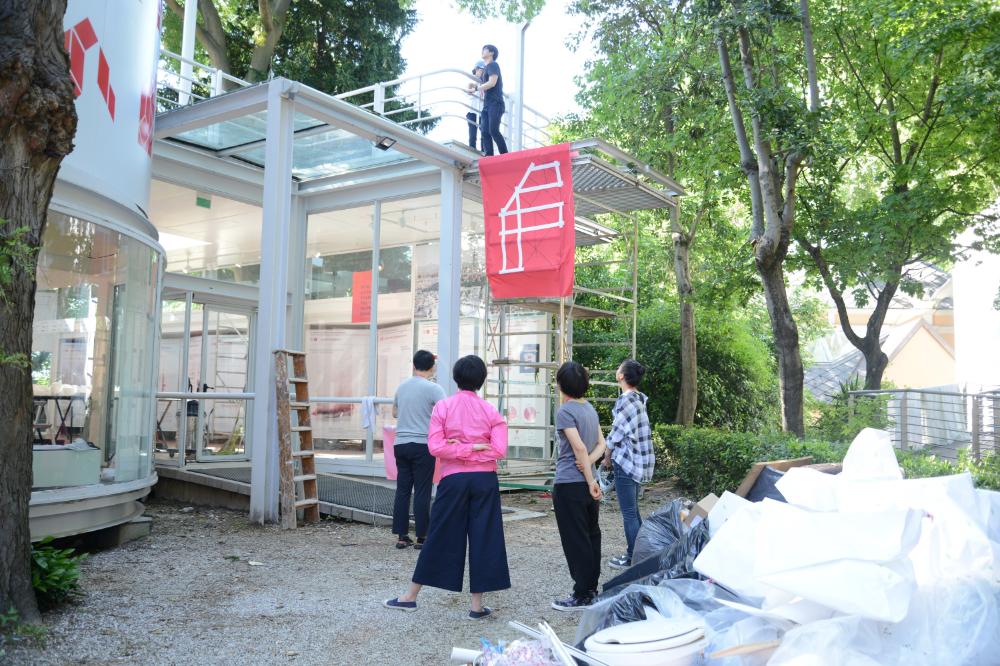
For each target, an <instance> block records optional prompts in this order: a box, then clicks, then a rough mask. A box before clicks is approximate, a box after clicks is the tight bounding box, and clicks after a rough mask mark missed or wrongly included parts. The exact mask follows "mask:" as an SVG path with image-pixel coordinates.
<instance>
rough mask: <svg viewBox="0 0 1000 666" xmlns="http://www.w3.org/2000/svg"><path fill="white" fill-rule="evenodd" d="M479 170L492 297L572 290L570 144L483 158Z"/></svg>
mask: <svg viewBox="0 0 1000 666" xmlns="http://www.w3.org/2000/svg"><path fill="white" fill-rule="evenodd" d="M479 175H480V178H481V179H482V185H483V214H484V216H485V218H486V224H485V231H486V273H487V276H488V277H489V281H490V293H491V294H492V295H493V298H555V297H559V296H569V295H571V294H572V293H573V267H574V260H575V248H576V243H575V234H574V228H573V220H574V214H573V174H572V167H571V165H570V150H569V144H568V143H564V144H561V145H558V146H548V147H545V148H537V149H533V150H521V151H518V152H515V153H507V154H506V155H497V156H495V157H484V158H483V159H481V160H479Z"/></svg>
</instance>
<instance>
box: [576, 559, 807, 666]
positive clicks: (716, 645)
mask: <svg viewBox="0 0 1000 666" xmlns="http://www.w3.org/2000/svg"><path fill="white" fill-rule="evenodd" d="M732 598H733V597H732V596H731V595H729V594H728V593H727V592H726V591H725V590H722V589H721V588H719V587H718V586H716V585H713V584H712V583H709V582H707V581H699V580H690V579H681V580H667V581H662V582H661V583H660V584H659V585H630V586H629V587H627V588H626V589H624V590H622V591H621V592H619V593H618V594H617V595H615V596H614V597H612V598H610V599H607V600H605V601H602V602H600V603H597V604H595V605H593V606H591V608H590V609H588V610H587V611H586V612H584V614H583V616H582V617H581V619H580V624H579V626H578V628H577V633H576V642H577V645H578V646H582V645H583V643H584V641H586V639H587V638H589V637H590V636H592V635H593V634H595V633H597V632H598V631H601V630H603V629H607V628H608V627H614V626H617V625H619V624H624V623H626V622H636V621H641V620H645V619H647V617H646V608H647V607H652V608H654V609H655V610H656V612H658V613H659V614H660V615H662V616H664V617H666V618H681V619H685V618H686V619H698V618H700V619H701V621H703V622H704V625H705V638H706V640H707V641H708V645H707V647H706V648H705V655H706V660H705V662H704V663H705V664H706V666H762V665H763V664H764V663H766V660H767V656H768V655H769V654H770V653H769V652H764V653H757V654H752V655H746V656H742V657H728V658H721V659H708V658H707V656H708V655H711V654H713V653H715V652H718V651H721V650H725V649H727V648H731V647H736V646H740V645H746V644H747V643H756V642H763V641H772V640H776V639H778V638H781V636H782V635H783V634H784V633H785V631H786V630H788V629H790V628H791V627H792V626H793V625H792V624H791V623H788V622H782V621H780V620H767V619H764V618H760V617H753V616H751V615H749V614H747V613H745V612H743V611H740V610H737V609H734V608H731V607H729V606H726V605H724V603H723V602H725V601H727V600H731V599H732Z"/></svg>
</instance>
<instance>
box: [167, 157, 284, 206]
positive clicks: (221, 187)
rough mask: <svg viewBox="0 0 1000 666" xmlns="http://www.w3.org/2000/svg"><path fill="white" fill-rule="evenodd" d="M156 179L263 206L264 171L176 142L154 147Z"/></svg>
mask: <svg viewBox="0 0 1000 666" xmlns="http://www.w3.org/2000/svg"><path fill="white" fill-rule="evenodd" d="M153 178H154V179H155V180H162V181H163V182H165V183H172V184H174V185H179V186H181V187H187V188H190V189H192V190H197V191H199V192H209V193H211V194H218V195H219V196H223V197H226V198H227V199H233V200H234V201H241V202H243V203H248V204H251V205H254V206H260V205H261V202H262V200H263V192H264V173H263V171H262V170H261V169H259V168H255V167H251V166H248V165H245V164H241V163H239V162H234V161H231V160H223V159H219V158H218V157H215V155H214V154H212V153H210V152H207V151H205V150H202V149H199V148H192V147H189V146H182V145H180V144H178V143H174V142H172V141H157V142H156V143H155V144H154V146H153Z"/></svg>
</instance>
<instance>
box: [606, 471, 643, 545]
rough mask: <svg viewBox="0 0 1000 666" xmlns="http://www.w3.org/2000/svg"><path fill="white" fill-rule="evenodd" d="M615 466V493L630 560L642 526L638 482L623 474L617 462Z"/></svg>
mask: <svg viewBox="0 0 1000 666" xmlns="http://www.w3.org/2000/svg"><path fill="white" fill-rule="evenodd" d="M613 464H614V468H615V495H617V496H618V506H619V508H621V510H622V523H623V527H624V528H625V541H626V542H627V543H628V559H629V562H631V561H632V551H633V550H634V549H635V537H636V535H638V534H639V528H640V527H642V516H640V515H639V482H638V481H636V480H635V479H633V478H632V477H631V476H628V475H626V474H625V472H623V471H622V468H621V467H619V466H618V463H613Z"/></svg>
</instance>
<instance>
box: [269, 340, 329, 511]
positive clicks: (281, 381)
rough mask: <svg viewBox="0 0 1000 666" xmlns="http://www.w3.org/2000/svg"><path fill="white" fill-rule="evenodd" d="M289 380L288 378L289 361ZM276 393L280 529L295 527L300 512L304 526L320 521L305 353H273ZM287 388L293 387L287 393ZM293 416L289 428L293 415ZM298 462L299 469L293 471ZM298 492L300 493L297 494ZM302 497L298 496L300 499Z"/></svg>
mask: <svg viewBox="0 0 1000 666" xmlns="http://www.w3.org/2000/svg"><path fill="white" fill-rule="evenodd" d="M289 358H291V360H292V373H293V374H292V376H291V377H289V376H288V359H289ZM274 363H275V375H274V382H275V390H276V391H277V397H278V463H279V485H278V487H279V492H280V498H281V504H280V508H281V527H282V528H283V529H286V530H291V529H295V527H296V526H297V518H296V515H297V512H298V510H299V509H302V520H303V522H306V523H315V522H318V521H319V488H318V487H317V482H316V454H315V452H314V451H313V434H312V426H311V425H310V420H309V380H308V379H307V378H306V355H305V353H304V352H297V351H289V350H287V349H278V350H276V351H275V352H274ZM289 386H291V387H292V389H291V391H289V388H288V387H289ZM293 413H294V414H296V415H297V418H296V419H295V424H294V425H293V424H292V414H293ZM292 433H295V434H297V435H298V447H297V448H295V449H293V447H292ZM296 462H298V465H299V469H298V470H296V469H295V464H296ZM299 488H301V493H299V492H298V490H299ZM300 495H301V496H300Z"/></svg>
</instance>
